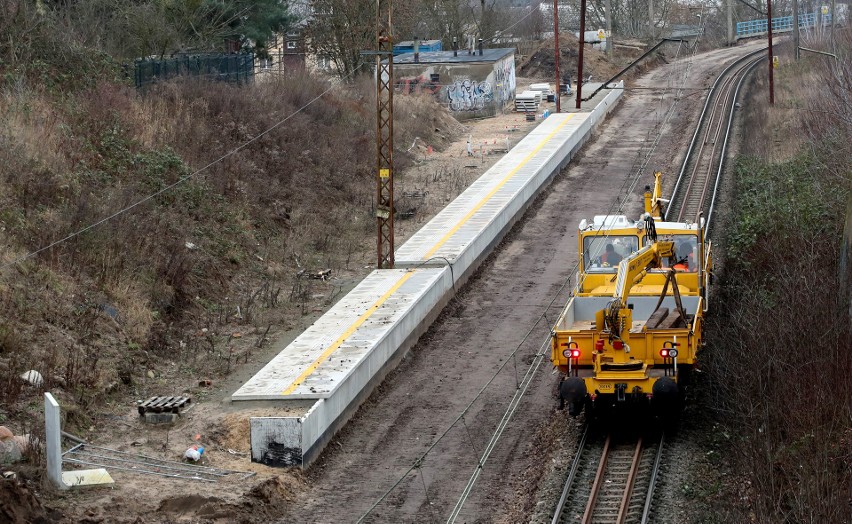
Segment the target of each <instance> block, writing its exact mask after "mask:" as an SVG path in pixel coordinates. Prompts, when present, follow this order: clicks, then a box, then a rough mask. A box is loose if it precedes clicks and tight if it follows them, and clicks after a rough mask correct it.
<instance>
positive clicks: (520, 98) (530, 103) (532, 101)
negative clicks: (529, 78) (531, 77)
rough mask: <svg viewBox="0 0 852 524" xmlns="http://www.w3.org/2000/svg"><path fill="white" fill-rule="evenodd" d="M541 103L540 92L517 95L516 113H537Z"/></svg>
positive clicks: (526, 92) (525, 92)
mask: <svg viewBox="0 0 852 524" xmlns="http://www.w3.org/2000/svg"><path fill="white" fill-rule="evenodd" d="M540 103H541V93H540V92H538V91H524V92H522V93H521V94H519V95H515V111H518V112H520V113H535V112H536V111H538V105H539V104H540Z"/></svg>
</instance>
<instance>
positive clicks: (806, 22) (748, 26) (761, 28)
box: [737, 13, 831, 38]
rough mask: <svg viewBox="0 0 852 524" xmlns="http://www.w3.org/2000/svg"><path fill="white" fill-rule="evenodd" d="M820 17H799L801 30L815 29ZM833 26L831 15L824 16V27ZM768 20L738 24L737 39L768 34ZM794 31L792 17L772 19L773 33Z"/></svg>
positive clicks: (812, 15)
mask: <svg viewBox="0 0 852 524" xmlns="http://www.w3.org/2000/svg"><path fill="white" fill-rule="evenodd" d="M818 19H819V17H818V16H817V13H804V14H800V15H799V28H800V29H802V28H805V27H814V26H815V25H817V20H818ZM830 24H831V14H825V15H822V25H824V26H826V25H830ZM767 25H768V24H767V23H766V19H765V18H763V19H760V18H759V19H757V20H748V21H746V22H737V38H746V37H749V36H757V35H762V34H765V33H767V32H768V31H767ZM792 30H793V17H792V16H779V17H778V18H773V19H772V31H773V32H779V33H782V32H784V31H792Z"/></svg>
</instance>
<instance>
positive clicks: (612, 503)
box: [551, 49, 765, 524]
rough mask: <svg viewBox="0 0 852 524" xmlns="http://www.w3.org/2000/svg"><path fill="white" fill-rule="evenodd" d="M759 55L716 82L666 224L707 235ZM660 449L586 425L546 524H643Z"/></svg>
mask: <svg viewBox="0 0 852 524" xmlns="http://www.w3.org/2000/svg"><path fill="white" fill-rule="evenodd" d="M764 53H765V49H759V50H757V51H754V52H752V53H749V54H747V55H745V56H743V57H741V58H739V59H737V60H736V61H734V62H733V63H732V64H731V65H729V66H728V67H727V68H725V69H724V70H723V71H722V72H721V73H720V74H719V75H718V77H717V78H716V81H715V82H714V84H713V86H712V87H711V89H710V92H709V93H708V96H707V99H706V101H705V104H704V108H703V110H702V112H701V115H700V117H699V119H698V123H697V125H696V128H695V132H694V134H693V136H692V140H691V142H690V144H689V147H688V149H687V152H686V155H685V157H684V160H683V163H682V165H681V169H680V172H679V174H678V177H677V180H676V181H675V187H674V190H673V191H672V196H671V199H670V201H669V203H668V206H667V208H666V210H665V217H666V220H668V221H673V222H697V221H698V220H699V217H701V216H704V217H706V226H705V227H706V231H707V233H708V234H709V231H710V225H711V220H712V216H713V207H714V205H715V202H716V194H717V190H718V188H719V183H720V180H721V175H722V170H723V168H724V160H725V155H726V153H727V147H728V141H729V139H730V136H731V125H732V122H733V115H734V109H735V105H736V102H737V98H738V96H739V91H740V88H741V87H742V85H743V83H744V81H745V79H746V78H747V77H748V75H749V73H751V71H752V70H753V69H754V68H755V66H757V64H759V63H760V62H761V61H762V60H763V59H764V58H765V54H764ZM663 451H664V437H663V435H662V434H660V435H659V436H656V437H651V438H649V437H645V438H641V437H640V438H627V437H625V436H624V434H623V433H609V432H608V433H597V432H596V430H594V429H593V428H592V427H591V426H589V425H587V426H586V429H585V431H584V433H583V436H582V438H581V441H580V444H579V447H578V450H577V454H576V455H575V457H574V460H573V462H572V464H571V469H570V471H569V474H568V478H567V480H566V482H565V485H564V487H563V489H562V496H561V498H560V500H559V503H558V504H557V507H556V510H555V512H554V514H553V519H552V521H551V522H552V524H561V523H573V522H579V523H583V524H592V523H594V524H598V523H607V524H610V523H617V524H622V523H631V524H633V523H641V524H645V523H647V522H649V518H650V515H651V506H652V503H653V501H654V486H655V484H656V479H657V475H658V472H659V469H660V463H661V457H662V454H663Z"/></svg>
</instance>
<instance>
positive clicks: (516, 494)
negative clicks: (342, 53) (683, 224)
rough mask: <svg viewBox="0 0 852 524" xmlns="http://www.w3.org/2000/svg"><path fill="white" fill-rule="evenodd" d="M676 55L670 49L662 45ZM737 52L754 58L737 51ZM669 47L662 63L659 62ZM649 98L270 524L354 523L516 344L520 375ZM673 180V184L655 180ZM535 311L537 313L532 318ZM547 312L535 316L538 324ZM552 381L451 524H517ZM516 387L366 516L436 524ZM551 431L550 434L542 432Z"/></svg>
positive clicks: (532, 488)
mask: <svg viewBox="0 0 852 524" xmlns="http://www.w3.org/2000/svg"><path fill="white" fill-rule="evenodd" d="M671 45H676V44H671ZM747 48H748V49H754V48H756V46H755V45H753V44H752V45H749V46H748V47H747ZM745 51H746V47H739V48H734V49H726V50H720V51H714V52H711V53H707V54H704V55H701V56H700V57H697V58H695V59H693V60H691V61H689V62H690V64H689V69H688V77H687V78H686V81H685V82H681V78H683V77H684V76H685V73H686V71H687V67H686V65H687V64H686V61H673V62H672V63H671V64H669V65H666V66H664V67H662V68H659V69H657V70H655V71H652V72H651V73H649V74H647V75H645V76H644V77H642V78H641V79H640V80H639V81H637V82H636V83H635V85H636V86H637V87H655V86H656V87H686V88H702V87H709V85H710V83H711V82H712V79H713V78H714V77H715V74H716V73H718V71H720V70H721V68H722V66H723V64H724V63H728V62H729V60H730V59H732V58H733V57H735V56H739V55H741V54H743V53H744V52H745ZM673 54H674V51H672V52H671V53H670V56H671V55H673ZM703 94H704V93H703V92H702V91H697V90H686V91H683V92H682V97H681V99H680V101H679V102H678V104H677V106H676V108H675V110H674V112H673V113H672V117H671V120H670V121H669V122H668V123H667V124H665V125H663V126H662V127H663V129H662V138H661V140H660V141H659V143H658V144H657V146H656V148H655V150H654V151H653V153H652V154H651V155H650V156H649V157H648V161H647V167H646V168H645V169H644V170H642V176H641V178H640V180H639V182H638V184H636V185H635V186H633V190H632V192H631V193H630V195H629V198H628V200H627V202H626V203H625V208H624V211H625V212H626V214H628V215H631V216H633V215H636V214H637V213H638V212H639V211H640V206H641V192H642V189H643V188H644V186H645V184H648V183H650V182H651V180H652V173H653V171H654V170H661V171H663V172H664V173H667V174H672V175H673V174H676V172H677V169H678V168H679V161H680V156H681V155H682V152H683V151H684V150H685V147H686V145H687V143H688V140H689V139H690V138H691V131H692V129H693V123H692V122H693V120H694V118H696V117H697V115H698V112H699V111H700V109H701V104H702V103H703ZM660 97H661V92H660V91H657V90H636V91H630V92H628V93H626V96H625V98H624V99H623V101H622V103H621V106H620V107H619V108H618V109H617V111H616V112H615V113H614V114H613V115H612V116H611V117H610V118H609V119H608V120H607V121H606V122H605V123H604V124H603V125H602V126H601V127H600V128H599V131H598V136H597V137H596V139H595V140H593V141H592V143H590V144H589V145H587V146H586V147H585V148H584V150H583V151H582V152H581V154H580V155H579V157H578V158H576V159H575V160H574V161H572V163H571V165H570V166H569V167H568V168H567V169H566V170H565V171H563V172H562V173H561V174H560V175H558V176H557V177H556V178H555V179H554V181H553V183H552V184H551V186H550V187H549V188H548V190H547V191H546V192H545V193H544V194H543V195H542V196H541V197H540V198H539V199H538V201H537V202H535V204H534V205H533V206H532V208H531V209H530V211H529V212H528V213H527V216H525V217H524V219H523V220H522V221H521V223H519V224H518V225H517V226H516V227H515V228H514V230H513V231H512V232H511V233H510V234H509V235H508V236H507V238H506V239H505V240H504V242H503V243H502V244H501V245H500V246H499V248H498V249H497V250H496V252H495V253H494V254H493V255H492V256H491V257H490V258H489V259H488V261H486V263H485V264H483V266H482V267H481V268H480V270H479V271H478V272H477V274H476V275H475V276H474V277H473V278H472V279H471V281H470V282H469V283H468V284H467V285H466V286H465V288H464V289H463V290H462V292H461V294H460V295H459V297H458V299H457V300H455V301H454V302H453V303H451V304H450V305H449V306H448V307H447V309H446V310H445V311H444V313H443V314H442V315H441V317H440V318H439V320H438V321H437V322H436V323H435V325H433V327H432V328H431V329H430V330H429V332H428V333H427V334H426V335H425V336H424V337H423V338H422V339H421V341H420V342H419V343H418V344H417V346H416V347H415V348H414V349H413V350H412V351H411V353H410V355H409V356H408V358H407V359H406V360H405V361H403V363H402V364H401V365H400V366H399V368H398V369H397V370H396V371H395V372H393V373H392V374H391V375H390V376H389V377H388V378H387V380H386V381H385V383H384V384H383V385H382V386H381V387H380V388H378V389H377V391H376V392H375V393H374V394H373V395H372V397H371V398H370V399H369V400H368V401H367V402H366V403H365V404H364V405H363V406H362V407H361V409H360V410H359V412H358V413H357V415H356V416H355V417H354V418H353V419H352V421H351V422H350V423H349V424H348V425H347V427H346V428H345V429H344V430H343V431H342V432H341V433H340V434H339V435H338V436H337V437H336V438H335V439H334V441H333V442H332V443H331V444H330V445H329V446H328V448H327V451H326V452H325V454H324V455H323V456H322V457H321V458H320V460H319V461H318V462H317V463H316V464H315V465H314V466H313V467H312V468H311V470H310V472H309V473H308V474H307V475H306V478H305V481H306V484H307V489H305V491H304V492H302V493H301V494H300V495H298V496H297V497H296V500H295V501H294V503H293V504H292V505H291V506H289V510H288V511H287V513H286V515H285V517H284V518H283V520H282V521H281V522H294V521H299V522H340V521H346V522H349V521H355V520H357V519H358V518H359V517H360V516H361V515H363V514H364V513H365V512H366V511H367V510H368V509H369V508H370V507H371V506H372V505H373V504H374V502H376V501H377V500H378V499H379V497H381V496H382V494H383V493H385V492H386V490H388V489H389V488H391V486H393V485H394V483H395V482H397V481H398V480H399V479H400V478H402V476H403V475H404V473H405V472H406V471H407V470H408V469H409V467H410V466H411V465H412V464H413V463H414V461H415V460H416V459H417V458H418V457H419V456H420V455H421V454H422V453H423V452H424V451H425V450H426V449H427V448H428V447H429V446H431V445H432V444H433V443H434V442H435V440H436V439H437V438H438V436H440V435H441V434H442V433H444V432H445V431H446V430H447V428H449V427H450V426H451V424H452V423H453V421H454V420H455V419H456V417H457V416H458V415H459V413H461V411H462V410H463V409H464V408H465V406H467V405H468V403H470V402H471V400H472V399H473V398H474V397H475V396H476V394H477V393H478V392H479V391H480V389H481V388H482V387H483V386H484V385H485V384H486V382H487V381H488V380H489V379H490V378H491V377H492V375H493V374H494V373H495V371H496V370H497V368H498V367H499V366H500V365H501V364H502V363H503V362H504V360H505V359H506V358H507V355H509V354H510V353H511V352H512V351H513V350H514V349H515V348H516V347H518V345H519V344H521V342H522V340H523V337H524V334H525V333H526V332H527V331H528V330H532V331H531V335H530V336H529V337H528V338H527V339H526V341H525V342H524V344H523V346H522V348H521V350H520V351H519V353H518V359H517V373H518V376H522V375H523V373H524V372H525V371H526V369H527V367H528V365H529V363H530V362H531V360H532V357H533V355H534V354H535V352H536V351H537V350H539V349H540V348H542V347H543V348H544V350H545V351H546V350H547V348H546V346H542V344H543V343H544V342H546V339H547V338H548V333H549V324H550V323H551V322H552V321H553V320H554V319H555V316H556V315H557V313H558V306H561V305H562V304H563V303H564V302H565V300H566V299H567V290H563V291H562V292H561V294H560V296H559V297H558V299H557V300H556V302H555V304H556V305H555V306H554V307H552V308H550V309H548V308H547V307H546V306H547V304H548V303H550V302H551V300H552V299H553V298H554V296H555V295H556V294H557V292H558V291H559V289H560V286H561V285H562V284H563V283H564V282H565V281H566V279H568V278H569V276H570V274H571V272H572V269H573V267H574V265H575V263H576V226H577V224H578V223H579V221H580V220H581V219H583V218H590V217H591V216H592V215H595V214H604V213H606V212H608V211H609V210H610V209H611V207H612V206H613V205H614V202H615V200H616V198H617V197H619V196H621V197H622V200H623V196H624V195H626V194H627V193H626V188H627V187H628V186H629V185H630V182H629V180H632V178H633V176H634V175H635V173H636V172H637V169H638V168H639V165H640V161H641V160H642V159H643V158H645V156H646V154H647V153H648V151H649V149H650V147H651V145H652V144H651V143H652V142H653V140H654V138H655V136H656V135H657V131H658V130H659V126H660V125H661V121H662V120H663V119H664V118H665V115H666V113H667V110H668V108H670V107H671V105H672V101H673V96H672V95H668V96H666V97H665V98H664V99H663V100H662V101H661V98H660ZM667 181H668V182H669V183H673V176H669V178H668V179H667ZM545 314H546V315H545ZM543 315H544V316H546V319H545V318H543ZM556 384H557V377H556V376H553V375H551V374H550V367H549V365H548V364H547V363H545V364H544V365H543V366H542V367H541V368H540V369H539V371H538V373H537V375H536V378H535V380H534V381H533V384H532V385H531V387H530V389H529V391H528V392H527V395H526V396H525V398H524V400H523V402H522V404H521V406H520V408H519V409H518V411H517V412H516V413H515V416H514V418H513V420H512V422H511V424H510V425H509V427H508V428H507V429H506V431H505V433H504V434H503V435H502V438H501V440H500V442H499V443H498V445H497V447H496V449H495V450H494V452H493V454H492V455H491V457H490V459H489V461H488V463H487V464H486V465H485V467H484V468H483V471H482V474H481V476H480V478H479V480H478V482H477V484H476V485H475V487H474V489H473V492H472V493H471V496H470V498H469V499H468V500H467V501H466V503H465V505H464V509H463V511H462V512H461V514H460V518H459V521H462V522H491V521H512V522H514V521H527V520H529V518H530V515H531V513H532V510H533V508H534V506H535V502H536V492H537V491H538V487H539V482H540V480H541V479H542V478H543V477H544V474H545V473H546V470H547V468H548V466H547V464H550V462H551V456H550V449H551V446H552V445H553V443H554V442H555V441H556V440H557V439H563V440H564V439H566V438H570V437H571V435H565V434H561V433H562V432H563V431H566V432H570V431H571V428H573V427H574V425H573V424H570V423H566V422H565V421H564V420H561V419H562V418H563V417H565V416H566V415H565V414H564V413H562V412H556V411H555V408H556V400H555V394H554V393H555V386H556ZM515 387H516V374H515V365H514V363H510V364H509V365H508V366H506V368H505V370H504V371H503V372H502V373H500V375H498V376H497V378H496V379H495V380H494V382H493V383H492V384H491V385H490V386H489V387H488V389H487V390H486V392H485V393H484V394H483V395H482V397H481V398H480V399H479V400H478V401H477V402H475V403H474V404H473V406H472V408H471V410H470V411H469V412H468V414H467V416H466V417H465V418H464V423H463V424H462V423H459V424H457V425H456V426H454V427H452V429H450V430H449V432H448V433H447V435H446V436H445V437H444V438H443V439H442V440H441V442H440V443H439V444H438V445H437V446H436V447H435V448H434V449H433V450H432V451H431V452H430V453H429V455H428V456H427V457H426V459H425V460H424V461H423V463H422V465H421V467H420V468H419V469H417V470H415V471H414V472H413V473H411V474H409V475H408V476H407V477H405V478H404V480H402V481H401V482H400V483H399V485H398V486H397V487H396V488H395V489H394V490H392V491H391V492H390V494H389V496H388V497H387V498H386V499H385V500H384V501H383V502H382V503H380V504H379V505H378V506H377V507H376V508H375V510H374V511H373V512H372V513H371V514H370V517H369V519H368V520H369V521H375V522H415V521H417V522H423V521H433V520H434V521H444V520H446V518H447V516H448V515H449V514H450V513H451V511H452V510H453V507H454V506H455V504H456V502H457V500H458V499H459V497H460V495H461V494H462V491H463V489H464V487H465V484H466V483H467V480H468V478H469V477H470V475H471V474H472V473H473V472H474V469H475V467H476V463H477V455H478V454H481V453H482V451H483V449H484V448H485V445H486V443H487V442H488V440H489V438H490V436H491V433H492V431H494V428H495V427H496V425H497V423H498V421H499V420H500V418H501V416H502V415H503V412H504V411H505V409H506V405H507V403H508V401H509V399H510V398H511V396H512V394H513V393H514V390H515ZM554 428H557V429H554Z"/></svg>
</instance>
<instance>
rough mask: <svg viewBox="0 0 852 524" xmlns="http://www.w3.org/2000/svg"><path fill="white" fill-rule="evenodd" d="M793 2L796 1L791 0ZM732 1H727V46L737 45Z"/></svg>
mask: <svg viewBox="0 0 852 524" xmlns="http://www.w3.org/2000/svg"><path fill="white" fill-rule="evenodd" d="M793 1H794V2H795V1H796V0H793ZM733 4H734V0H728V45H734V44H736V43H737V41H736V40H735V37H734V6H733Z"/></svg>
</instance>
